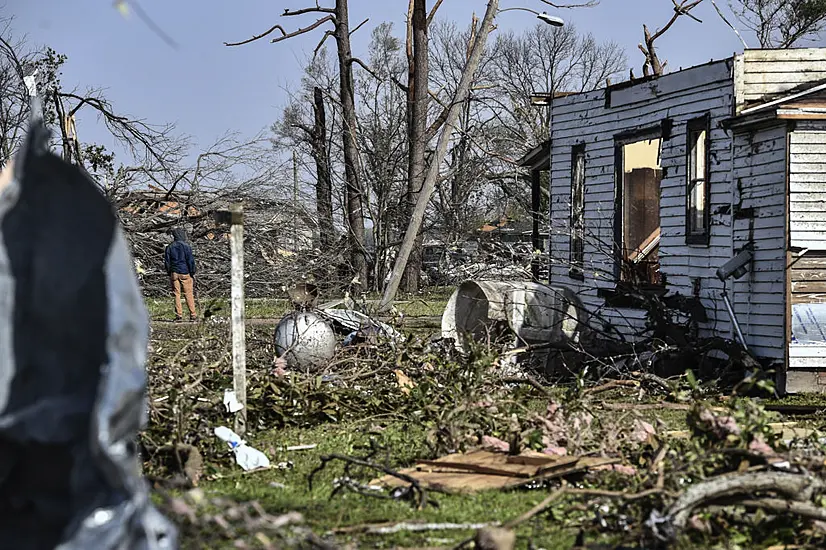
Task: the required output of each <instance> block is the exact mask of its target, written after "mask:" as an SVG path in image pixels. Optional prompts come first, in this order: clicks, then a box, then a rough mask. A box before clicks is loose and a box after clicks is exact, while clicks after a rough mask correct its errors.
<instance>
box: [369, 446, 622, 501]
mask: <svg viewBox="0 0 826 550" xmlns="http://www.w3.org/2000/svg"><path fill="white" fill-rule="evenodd" d="M617 462H619V459H616V458H600V457H576V456H550V455H546V454H542V453H538V452H535V451H525V452H523V453H521V454H519V455H509V454H507V453H503V452H493V451H483V450H477V451H470V452H467V453H455V454H450V455H446V456H443V457H441V458H438V459H436V460H420V461H418V462H417V463H416V465H415V466H413V467H411V468H406V469H404V470H400V471H399V473H402V474H405V475H408V476H410V477H412V478H414V479H416V481H418V482H419V483H420V484H421V485H422V486H423V487H425V488H428V489H437V490H440V491H445V492H449V493H473V492H477V491H484V490H491V489H508V488H511V487H518V486H520V485H524V484H526V483H530V482H533V481H538V480H548V479H557V478H561V477H565V476H569V475H572V474H576V473H580V472H584V471H586V470H588V469H589V468H594V467H597V466H603V465H607V464H615V463H617ZM370 484H371V485H383V486H385V487H402V486H405V485H406V483H405V482H404V481H403V480H401V479H399V478H397V477H393V476H384V477H382V478H379V479H376V480H373V481H371V482H370Z"/></svg>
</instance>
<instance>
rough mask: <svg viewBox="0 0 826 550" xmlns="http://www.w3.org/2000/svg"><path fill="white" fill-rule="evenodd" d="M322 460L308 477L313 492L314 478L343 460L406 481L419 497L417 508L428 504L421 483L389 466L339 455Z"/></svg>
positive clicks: (326, 456) (325, 457)
mask: <svg viewBox="0 0 826 550" xmlns="http://www.w3.org/2000/svg"><path fill="white" fill-rule="evenodd" d="M320 460H321V464H319V465H318V466H317V467H316V468H315V469H314V470H313V471H312V472H310V475H309V476H308V477H307V483H308V485H309V488H310V490H311V491H312V490H313V478H314V476H315V475H316V474H317V473H318V472H320V471H322V470H323V469H324V468H326V467H327V464H329V463H330V462H332V461H334V460H341V461H342V462H346V463H348V464H354V465H356V466H363V467H365V468H372V469H373V470H378V471H379V472H383V473H385V474H387V475H390V476H393V477H395V478H398V479H401V480H402V481H405V482H407V483H409V484H410V488H411V489H412V490H413V491H414V492H415V493H416V495H417V496H418V498H417V499H416V500H417V508H418V509H419V510H421V509H422V508H424V507H425V505H426V504H427V503H428V499H427V491H426V490H425V489H424V487H422V486H421V484H420V483H419V481H418V480H417V479H416V478H414V477H411V476H409V475H407V474H402V473H400V472H397V471H396V470H393V469H390V468H388V467H387V466H382V465H381V464H376V463H375V462H369V461H367V460H363V459H361V458H355V457H352V456H346V455H339V454H332V455H325V456H322V457H321V458H320Z"/></svg>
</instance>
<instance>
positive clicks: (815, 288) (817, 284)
mask: <svg viewBox="0 0 826 550" xmlns="http://www.w3.org/2000/svg"><path fill="white" fill-rule="evenodd" d="M792 292H794V293H798V292H801V293H807V294H808V293H816V294H820V293H826V281H794V280H793V281H792Z"/></svg>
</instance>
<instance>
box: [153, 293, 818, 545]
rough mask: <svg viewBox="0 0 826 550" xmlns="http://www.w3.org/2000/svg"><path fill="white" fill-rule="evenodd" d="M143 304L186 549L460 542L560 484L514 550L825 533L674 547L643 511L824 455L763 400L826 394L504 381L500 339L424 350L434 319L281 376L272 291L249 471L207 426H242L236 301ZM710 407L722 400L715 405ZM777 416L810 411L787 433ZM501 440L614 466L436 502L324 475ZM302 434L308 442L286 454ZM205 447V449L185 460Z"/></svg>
mask: <svg viewBox="0 0 826 550" xmlns="http://www.w3.org/2000/svg"><path fill="white" fill-rule="evenodd" d="M202 301H203V300H202ZM204 302H207V301H204ZM407 304H408V306H407V307H408V308H409V309H410V311H411V313H410V316H411V317H428V316H430V317H432V316H433V315H434V312H436V311H439V312H440V311H441V308H442V307H443V304H444V301H443V298H441V299H430V300H426V299H424V300H415V301H409V302H407ZM224 305H225V304H224ZM149 307H150V311H151V312H152V315H153V319H154V322H153V329H152V340H151V349H150V352H151V354H150V360H149V365H148V372H149V381H150V382H149V383H150V388H149V391H150V425H149V427H148V429H147V430H146V432H145V433H143V434H142V438H141V443H142V446H143V448H142V451H143V455H144V457H145V459H146V460H145V463H144V473H145V474H146V475H147V476H149V478H150V479H151V480H152V482H153V484H154V485H155V488H156V492H155V495H154V498H155V499H156V501H157V502H158V503H159V504H160V505H161V506H162V509H163V510H164V511H165V512H166V513H167V514H168V515H170V516H171V517H172V518H173V519H174V520H175V521H176V522H177V523H178V525H179V526H180V529H181V544H182V547H183V548H289V547H296V548H348V547H349V548H453V547H457V545H460V544H462V543H467V542H468V541H470V540H472V539H473V538H474V537H475V536H476V533H477V532H478V530H479V529H480V528H485V527H486V526H496V525H500V524H504V523H507V522H509V521H512V520H516V519H517V518H519V517H520V516H521V515H523V514H526V513H528V512H530V511H531V510H532V509H534V507H535V506H537V504H539V503H540V502H542V501H543V500H544V499H546V498H547V497H549V495H558V498H553V499H552V502H550V503H548V505H547V506H543V507H542V508H541V509H540V510H535V513H534V514H533V515H530V514H529V515H530V517H527V518H525V519H523V520H520V521H518V522H517V524H516V525H514V526H513V533H515V535H516V540H515V547H516V548H547V549H552V548H553V549H557V548H559V549H561V548H574V547H588V545H594V544H603V545H605V546H599V547H601V548H615V547H617V548H619V547H625V548H654V547H658V546H660V547H675V548H700V547H720V548H770V547H773V548H784V547H787V546H782V545H785V544H796V545H798V546H795V547H807V546H806V545H810V544H815V545H817V544H820V541H821V540H822V539H821V537H822V534H821V533H822V531H821V530H819V528H818V525H817V522H814V523H813V522H812V521H810V520H806V519H801V518H800V517H799V516H796V515H787V514H778V513H774V514H772V513H756V514H755V513H748V510H745V509H740V508H738V507H736V506H735V507H731V508H730V509H726V510H724V511H723V512H716V513H713V512H702V513H699V514H698V515H695V516H694V517H693V518H692V521H693V522H694V524H695V527H696V528H695V529H691V530H689V531H687V532H685V533H682V534H681V535H680V536H679V537H678V538H677V539H676V540H671V541H668V542H663V541H658V540H656V539H654V538H652V537H651V534H650V530H649V529H648V528H647V527H646V525H645V523H646V520H648V519H649V518H650V517H652V512H665V511H666V509H667V508H668V506H669V505H670V504H672V503H673V502H674V500H675V499H676V498H677V497H678V496H679V495H680V494H681V493H683V492H684V491H685V489H686V488H687V487H688V486H690V485H691V484H693V483H697V482H699V481H702V480H704V479H710V478H713V477H715V476H719V475H727V474H731V473H736V472H749V471H755V472H757V471H765V470H767V469H769V466H768V465H767V463H770V461H768V460H767V459H766V457H767V456H768V453H769V451H771V453H777V454H778V455H782V456H784V457H785V456H787V455H788V456H789V457H791V456H792V455H794V453H795V452H796V451H795V450H794V449H795V448H796V444H797V440H804V439H805V442H804V443H805V445H802V446H800V445H798V447H800V448H804V449H805V451H801V452H800V453H798V454H800V456H805V457H808V458H806V460H810V461H811V455H812V454H817V453H820V452H821V448H820V447H822V444H821V443H819V439H818V438H819V432H817V431H811V430H816V429H818V428H820V427H821V426H822V424H823V413H822V412H819V411H817V410H814V411H812V410H808V409H806V410H805V411H804V412H806V413H807V414H805V415H802V416H801V415H798V416H793V415H788V414H787V415H782V414H780V413H778V412H773V411H769V410H766V405H777V404H789V403H797V404H806V405H817V406H819V405H823V406H824V407H825V408H826V400H822V399H820V398H815V397H796V398H793V399H786V400H783V401H777V400H771V399H763V398H754V397H731V396H728V395H723V394H722V393H721V392H720V391H719V390H718V389H717V388H716V387H715V385H714V383H713V381H710V382H702V381H697V380H694V379H693V377H692V376H690V375H689V376H683V377H679V378H678V379H675V380H674V381H673V391H670V392H668V391H666V392H663V391H654V390H652V389H651V388H646V387H645V385H644V384H640V383H636V382H635V381H634V380H629V381H624V382H623V384H619V385H615V386H611V385H610V383H608V384H606V381H604V380H603V381H590V380H586V379H584V378H576V379H574V380H571V381H568V382H566V383H564V384H558V385H555V386H548V387H543V385H541V384H537V383H536V381H535V380H532V381H528V382H524V381H523V382H522V383H520V382H515V381H513V380H510V379H508V380H503V379H502V377H501V365H500V364H499V363H498V355H497V353H496V351H495V350H492V349H484V348H480V349H479V350H477V351H475V352H474V354H472V357H470V358H458V357H455V356H454V355H453V354H452V353H451V352H450V351H449V350H445V349H443V348H438V347H436V346H433V345H430V344H428V337H429V336H430V333H432V332H435V331H437V330H438V329H436V328H435V327H432V326H430V327H428V326H424V327H423V326H417V327H416V328H412V329H407V331H406V332H407V334H408V342H406V343H405V344H404V345H402V346H396V347H393V346H390V345H388V344H386V343H385V344H380V345H370V344H365V345H363V346H360V347H356V348H351V349H347V350H343V351H342V352H341V353H340V354H339V355H337V357H336V359H335V360H334V361H333V363H332V364H331V366H330V367H329V368H328V369H325V371H324V372H314V373H299V372H290V371H289V370H287V371H286V372H284V371H283V370H282V369H279V368H277V367H276V366H275V365H274V364H273V357H274V349H273V345H272V333H273V329H274V325H273V322H272V321H270V319H277V318H278V317H279V316H280V314H281V313H283V311H285V308H286V303H282V302H275V301H270V302H267V301H259V302H257V303H252V304H250V306H249V307H248V310H249V311H250V312H251V315H250V317H252V318H259V319H263V321H262V322H257V323H256V322H252V323H250V324H249V326H248V328H247V350H248V358H247V367H248V408H247V409H248V410H247V413H248V429H247V433H246V434H245V436H244V439H245V440H246V441H247V442H248V444H249V445H250V446H252V447H254V448H256V449H258V450H260V451H262V452H264V454H265V455H266V456H267V457H268V458H269V460H270V461H271V465H272V467H271V468H269V469H266V470H259V471H252V472H245V471H243V470H242V469H241V468H240V467H239V466H238V465H237V464H236V463H235V459H234V457H233V455H232V454H231V452H230V451H229V450H228V447H227V445H226V444H225V443H224V442H222V441H220V440H219V439H218V438H217V437H215V435H214V433H213V430H214V428H215V427H217V426H221V425H223V426H228V427H230V428H231V427H232V426H233V416H232V415H231V414H229V413H227V412H226V411H225V409H224V407H223V404H222V400H223V392H224V390H226V389H231V387H232V379H231V364H230V359H229V329H228V325H227V324H226V322H224V321H222V320H221V317H222V315H221V314H220V312H221V311H222V309H220V308H218V309H216V313H215V314H214V315H212V316H210V317H209V318H207V319H206V320H205V321H203V322H201V323H196V324H180V325H178V324H171V323H165V322H163V320H164V319H165V318H166V315H165V310H164V308H166V307H168V304H166V303H165V302H163V301H154V302H152V301H150V303H149ZM202 307H203V305H202ZM227 310H228V308H226V307H223V311H224V312H226V311H227ZM224 315H226V313H224ZM423 324H424V325H428V324H429V323H423ZM606 386H607V387H606ZM768 408H772V407H771V406H769V407H768ZM775 408H776V407H775ZM703 411H713V412H709V413H708V414H711V415H712V417H708V416H704V415H705V414H706V413H705V412H703ZM714 415H716V416H714ZM708 418H712V420H711V421H710V423H706V424H705V425H703V424H702V422H703V421H705V420H708ZM721 418H722V419H725V422H727V421H728V420H727V419H731V422H733V423H736V425H737V427H738V430H737V434H738V435H734V433H733V432H731V433H722V434H721V433H719V430H718V429H717V428H719V427H720V426H722V425H724V424H725V422H724V421H720V420H719V419H721ZM698 419H699V420H698ZM703 419H705V420H703ZM779 422H786V423H789V422H794V423H796V424H794V425H792V424H788V426H790V428H783V429H786V432H785V433H784V432H783V431H782V429H778V428H777V423H779ZM704 426H705V427H704ZM789 429H792V430H799V431H797V432H794V431H792V432H789ZM790 440H794V441H790ZM755 441H759V442H765V443H766V444H767V445H768V451H763V450H761V449H762V448H760V449H758V448H757V447H754V442H755ZM491 442H494V444H497V443H499V444H501V443H502V442H505V443H509V442H513V443H511V444H513V445H516V446H517V447H518V448H519V449H520V450H521V449H530V450H533V451H535V452H543V451H544V452H546V453H547V452H549V449H550V450H553V452H565V453H567V455H569V456H571V455H576V456H605V457H612V458H615V459H616V460H615V462H616V466H612V467H611V468H604V469H601V470H599V471H586V472H580V473H577V474H572V475H570V476H566V477H564V478H562V479H555V480H552V481H545V482H539V483H534V484H533V486H531V487H528V488H526V487H523V488H515V489H509V490H491V491H483V492H479V493H474V494H447V493H442V492H437V491H429V492H428V502H427V503H426V504H425V505H424V506H419V505H418V503H417V501H416V499H415V498H413V497H415V496H416V494H415V492H414V491H402V492H401V493H403V494H392V493H391V492H390V491H386V490H382V491H376V490H371V489H369V488H368V487H367V484H368V483H369V482H370V481H371V480H373V479H375V478H376V477H380V475H381V474H382V472H380V471H377V470H376V469H375V468H371V467H362V466H353V465H350V466H348V465H347V463H346V462H344V461H343V460H338V459H336V460H331V461H329V462H328V463H326V467H324V468H323V469H321V470H320V471H318V472H316V473H315V474H313V475H312V476H311V474H312V473H313V472H314V471H315V470H317V469H318V468H319V466H321V465H322V463H324V461H323V460H322V458H325V457H330V456H331V455H339V456H342V457H350V458H357V459H362V460H365V461H367V462H369V463H370V464H373V465H377V466H380V467H383V468H386V469H389V470H391V471H398V470H399V469H402V468H404V467H408V466H411V465H413V464H415V463H416V461H417V460H422V459H435V458H438V457H439V456H442V455H444V454H446V453H448V452H453V451H464V450H467V449H471V448H475V447H478V446H480V444H485V443H487V444H491ZM293 446H312V447H311V448H303V449H299V450H287V448H288V447H293ZM176 448H177V449H178V451H177V452H174V449H176ZM192 448H195V449H197V453H194V454H196V455H197V457H196V459H194V460H192V461H191V462H190V461H189V459H190V458H191V457H192V454H191V453H190V452H189V451H188V449H192ZM170 449H173V451H171V450H170ZM756 449H757V450H756ZM758 451H759V452H758ZM761 452H762V453H763V454H761ZM794 456H797V455H794ZM817 456H820V455H819V454H818V455H817ZM797 459H798V458H793V459H792V460H797ZM801 460H802V459H801ZM818 460H819V459H818ZM822 463H823V462H822V460H821V464H822ZM311 477H312V484H310V478H311ZM560 491H562V492H560ZM778 545H780V546H778ZM801 545H802V546H801ZM467 547H472V544H468V545H467ZM477 547H479V546H477ZM505 547H507V546H504V547H503V548H505ZM590 547H593V548H597V546H590ZM788 547H791V546H788Z"/></svg>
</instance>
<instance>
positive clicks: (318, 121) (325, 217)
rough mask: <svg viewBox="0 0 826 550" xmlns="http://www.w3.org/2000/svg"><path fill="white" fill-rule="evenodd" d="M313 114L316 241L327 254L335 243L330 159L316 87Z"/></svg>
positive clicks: (320, 101) (322, 107)
mask: <svg viewBox="0 0 826 550" xmlns="http://www.w3.org/2000/svg"><path fill="white" fill-rule="evenodd" d="M313 114H314V115H315V124H314V126H313V133H312V136H311V138H312V148H313V158H314V159H315V169H316V176H317V180H318V181H317V182H316V188H315V197H316V212H317V214H318V241H319V248H320V249H321V251H322V252H327V251H329V250H330V246H332V244H333V242H335V235H334V233H333V232H334V231H335V229H334V227H333V184H332V180H331V178H330V157H329V154H328V152H327V114H326V112H325V110H324V96H323V94H322V92H321V88H319V87H318V86H316V87H315V88H314V89H313Z"/></svg>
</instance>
